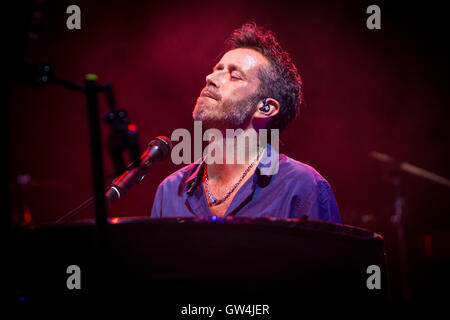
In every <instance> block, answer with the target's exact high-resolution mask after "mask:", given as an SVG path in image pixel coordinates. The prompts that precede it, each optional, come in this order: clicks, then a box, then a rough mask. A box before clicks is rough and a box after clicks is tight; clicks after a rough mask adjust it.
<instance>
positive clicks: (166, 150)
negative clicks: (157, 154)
mask: <svg viewBox="0 0 450 320" xmlns="http://www.w3.org/2000/svg"><path fill="white" fill-rule="evenodd" d="M148 145H149V146H150V145H152V146H155V147H158V148H159V150H160V151H161V155H162V157H163V158H166V157H167V156H169V154H170V151H172V141H170V139H169V138H167V137H165V136H158V137H156V138H155V139H153V140H152V141H150V143H149V144H148Z"/></svg>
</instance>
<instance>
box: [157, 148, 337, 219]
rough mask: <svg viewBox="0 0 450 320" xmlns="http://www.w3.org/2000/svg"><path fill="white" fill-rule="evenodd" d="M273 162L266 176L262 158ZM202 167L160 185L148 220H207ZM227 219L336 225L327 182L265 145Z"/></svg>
mask: <svg viewBox="0 0 450 320" xmlns="http://www.w3.org/2000/svg"><path fill="white" fill-rule="evenodd" d="M272 152H273V153H272ZM268 154H269V155H270V156H268ZM274 156H275V158H276V159H278V163H277V165H278V167H277V170H275V171H273V173H272V174H267V170H265V171H264V169H265V168H264V164H265V163H268V160H267V159H268V157H270V158H271V159H273V158H274ZM204 166H205V162H204V161H198V162H196V163H193V164H190V165H187V166H185V167H183V168H182V169H180V170H178V171H176V172H174V173H173V174H171V175H170V176H168V177H167V178H166V179H164V181H163V182H162V183H161V184H160V185H159V187H158V190H157V191H156V195H155V200H154V203H153V209H152V213H151V217H152V218H173V217H191V218H192V217H208V216H211V212H210V210H209V206H208V201H207V199H206V195H205V192H204V188H203V186H202V183H203V182H202V180H203V179H202V178H203V170H204ZM263 172H265V173H264V174H262V173H263ZM275 172H276V173H275ZM227 216H236V217H254V218H256V217H276V218H305V217H307V218H308V219H313V220H325V221H329V222H336V223H340V217H339V211H338V207H337V204H336V200H335V198H334V194H333V191H332V190H331V187H330V185H329V184H328V182H327V181H326V180H325V179H324V178H323V177H322V176H321V175H320V174H319V173H318V172H317V171H316V170H314V168H312V167H310V166H308V165H306V164H304V163H301V162H299V161H296V160H294V159H291V158H289V157H287V156H286V155H284V154H278V153H277V152H276V150H275V149H274V148H271V146H270V145H267V149H266V151H265V152H264V155H263V157H262V159H261V162H260V163H259V165H258V167H257V168H256V170H255V172H254V174H253V176H252V177H250V178H249V179H247V181H246V182H245V183H244V184H243V185H242V186H241V187H240V188H239V190H238V191H237V192H236V194H235V196H234V198H233V200H232V201H231V204H230V206H229V207H228V209H227V211H226V213H225V217H227Z"/></svg>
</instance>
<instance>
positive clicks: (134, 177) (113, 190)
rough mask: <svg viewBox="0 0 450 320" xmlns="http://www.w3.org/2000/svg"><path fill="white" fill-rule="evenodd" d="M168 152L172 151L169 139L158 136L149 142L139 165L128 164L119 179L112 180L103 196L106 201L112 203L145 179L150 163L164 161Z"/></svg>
mask: <svg viewBox="0 0 450 320" xmlns="http://www.w3.org/2000/svg"><path fill="white" fill-rule="evenodd" d="M170 151H172V142H171V141H170V139H169V138H167V137H164V136H159V137H156V138H155V139H153V140H152V141H150V143H149V144H148V147H147V150H145V152H144V153H143V154H142V155H141V158H140V161H139V163H138V164H136V163H132V164H130V165H129V166H128V167H127V169H126V170H125V172H124V173H123V174H122V175H121V176H120V177H118V178H116V179H115V180H113V182H112V184H111V185H110V186H109V187H108V191H107V192H106V194H105V197H106V200H107V201H108V202H109V203H112V202H113V201H115V200H117V199H119V198H120V197H121V196H122V195H124V194H125V193H127V192H128V190H130V189H131V188H132V187H133V186H134V185H136V184H138V183H139V182H141V181H142V180H143V179H144V178H145V175H146V174H147V171H148V169H149V167H150V166H151V164H152V163H154V162H158V161H161V160H164V159H165V158H167V157H168V156H169V154H170Z"/></svg>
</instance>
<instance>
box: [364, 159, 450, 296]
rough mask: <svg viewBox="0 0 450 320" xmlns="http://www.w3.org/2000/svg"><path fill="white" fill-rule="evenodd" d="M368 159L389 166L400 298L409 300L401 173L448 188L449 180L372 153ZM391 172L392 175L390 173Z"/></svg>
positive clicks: (449, 185)
mask: <svg viewBox="0 0 450 320" xmlns="http://www.w3.org/2000/svg"><path fill="white" fill-rule="evenodd" d="M370 157H372V158H374V159H375V160H377V161H379V162H383V163H386V164H388V165H390V168H391V172H390V174H389V182H390V183H391V184H392V186H393V187H394V214H393V215H392V216H391V222H392V223H393V224H394V225H395V227H396V231H397V243H398V251H399V258H400V281H401V290H402V292H401V297H402V299H403V300H405V301H408V300H409V299H410V291H409V284H408V283H409V282H408V274H407V266H408V252H407V243H406V237H405V220H406V219H405V210H404V208H405V199H404V197H403V196H402V195H401V191H400V187H401V172H406V173H408V174H411V175H414V176H417V177H420V178H422V179H426V180H428V181H431V182H434V183H436V184H439V185H441V186H443V187H446V188H450V179H447V178H445V177H442V176H440V175H438V174H436V173H434V172H431V171H428V170H425V169H422V168H419V167H417V166H415V165H412V164H410V163H408V162H399V161H397V160H396V159H394V158H393V157H392V156H390V155H387V154H384V153H381V152H377V151H372V152H370ZM392 171H393V173H392Z"/></svg>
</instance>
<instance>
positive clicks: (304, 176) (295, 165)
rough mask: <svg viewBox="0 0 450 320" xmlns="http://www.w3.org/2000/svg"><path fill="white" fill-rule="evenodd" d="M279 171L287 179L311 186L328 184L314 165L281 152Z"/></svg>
mask: <svg viewBox="0 0 450 320" xmlns="http://www.w3.org/2000/svg"><path fill="white" fill-rule="evenodd" d="M279 161H280V162H279V166H280V167H279V173H280V174H281V175H282V176H283V179H285V180H286V181H289V182H292V183H296V184H303V185H309V186H311V187H313V186H318V185H321V184H328V182H327V181H326V180H325V178H324V177H322V175H321V174H320V173H319V172H317V170H316V169H314V168H313V167H312V166H310V165H307V164H306V163H303V162H300V161H297V160H294V159H292V158H290V157H288V156H286V155H284V154H280V158H279Z"/></svg>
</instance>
